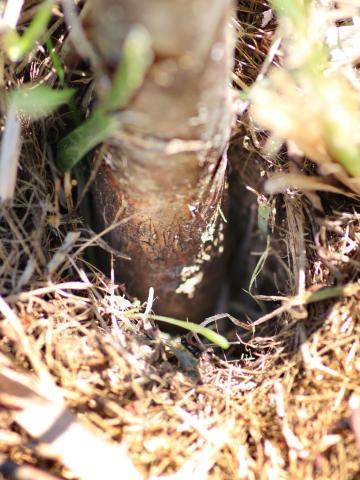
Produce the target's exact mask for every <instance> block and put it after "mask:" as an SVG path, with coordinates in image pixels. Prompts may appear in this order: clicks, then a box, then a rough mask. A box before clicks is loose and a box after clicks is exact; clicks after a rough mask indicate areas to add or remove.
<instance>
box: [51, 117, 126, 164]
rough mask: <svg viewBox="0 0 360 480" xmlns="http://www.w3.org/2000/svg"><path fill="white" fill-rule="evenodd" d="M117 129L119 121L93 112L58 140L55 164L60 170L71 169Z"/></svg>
mask: <svg viewBox="0 0 360 480" xmlns="http://www.w3.org/2000/svg"><path fill="white" fill-rule="evenodd" d="M118 129H119V120H118V119H116V118H115V117H112V116H110V115H105V114H103V113H102V112H100V111H99V110H97V111H95V112H94V113H93V114H92V115H91V116H90V117H89V118H88V119H87V120H86V121H85V122H84V123H82V124H81V125H80V126H79V127H77V128H76V129H75V130H73V131H72V132H70V133H69V134H68V135H67V136H66V137H65V138H63V139H62V140H60V142H59V144H58V148H57V156H56V164H57V166H58V167H59V168H60V169H61V170H62V171H66V170H70V169H71V168H73V167H74V166H75V165H76V164H77V163H78V162H79V161H80V160H81V159H82V158H83V157H84V156H85V155H86V154H87V153H88V152H89V151H90V150H91V149H92V148H94V147H96V146H97V145H99V143H101V142H103V141H104V140H106V139H107V138H109V137H111V135H113V134H114V133H115V132H116V130H118Z"/></svg>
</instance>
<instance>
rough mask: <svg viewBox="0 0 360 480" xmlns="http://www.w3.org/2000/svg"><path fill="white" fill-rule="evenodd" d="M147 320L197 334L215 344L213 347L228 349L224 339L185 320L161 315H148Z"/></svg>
mask: <svg viewBox="0 0 360 480" xmlns="http://www.w3.org/2000/svg"><path fill="white" fill-rule="evenodd" d="M149 318H151V319H153V320H156V321H158V322H164V323H168V324H169V325H174V326H176V327H180V328H184V329H185V330H190V332H194V333H198V334H199V335H202V336H203V337H205V338H207V339H208V340H209V341H210V342H211V343H215V345H218V346H219V347H220V348H222V349H224V350H227V349H228V348H229V347H230V343H229V342H228V341H227V339H226V338H225V337H223V336H222V335H219V334H218V333H216V332H214V331H212V330H210V329H209V328H206V327H202V326H201V325H198V324H197V323H193V322H186V321H185V320H177V319H176V318H169V317H163V316H162V315H149Z"/></svg>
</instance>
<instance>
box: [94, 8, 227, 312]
mask: <svg viewBox="0 0 360 480" xmlns="http://www.w3.org/2000/svg"><path fill="white" fill-rule="evenodd" d="M90 6H91V8H90V13H89V16H88V19H87V32H88V33H89V37H90V39H91V41H92V43H93V44H94V45H95V47H96V49H97V51H98V52H100V54H101V56H102V58H103V59H104V62H105V63H106V65H107V66H108V68H109V69H111V68H113V67H114V65H116V64H117V62H118V61H119V60H120V57H121V55H120V54H121V43H122V42H123V40H124V38H125V36H126V33H127V32H128V31H129V29H130V28H131V26H132V25H135V24H141V25H143V26H145V28H147V30H148V31H149V33H150V35H151V38H152V43H153V49H154V61H153V64H152V65H151V67H150V68H149V70H148V72H147V74H146V78H145V80H144V82H143V85H142V86H141V87H140V89H139V90H138V91H137V93H136V95H134V97H133V98H132V99H131V101H130V103H129V105H128V106H127V108H126V110H127V111H128V112H129V115H128V116H127V120H126V122H125V123H124V124H123V126H122V128H121V130H120V131H119V132H118V134H117V135H116V138H114V139H112V140H111V142H109V145H108V148H107V149H106V155H104V149H101V150H100V153H98V155H104V159H103V160H102V161H101V166H100V168H99V171H98V173H97V175H96V178H95V181H94V183H93V185H92V189H91V194H92V202H93V223H94V224H95V225H96V228H97V230H101V229H103V228H105V227H107V226H108V225H109V224H111V223H112V222H114V221H118V220H121V219H126V221H124V223H123V224H122V225H120V226H119V227H118V228H116V229H114V230H113V231H112V232H111V233H110V234H109V235H108V236H107V241H108V242H109V244H110V245H111V246H112V247H114V248H116V249H118V250H119V251H121V252H123V253H126V254H127V255H129V256H130V257H131V261H125V260H124V261H121V262H120V261H117V263H116V265H115V271H116V275H117V279H118V280H120V281H122V282H125V284H126V288H127V290H128V291H129V293H130V294H132V295H134V296H137V297H138V298H140V299H141V300H145V299H146V298H147V295H148V290H149V287H154V289H155V295H156V296H157V297H158V299H157V301H156V303H155V304H154V309H155V311H156V312H157V313H161V314H163V315H169V316H173V317H178V318H186V317H187V318H189V319H191V320H193V321H201V320H202V319H203V318H204V317H205V316H207V315H210V314H211V313H212V312H213V311H214V308H215V304H216V301H217V298H218V295H219V291H220V288H221V283H222V280H223V275H224V269H225V266H224V263H225V250H226V225H225V223H224V221H223V215H225V216H226V213H227V200H226V196H227V194H226V190H227V184H226V149H227V145H228V141H229V136H230V130H231V125H232V119H233V114H232V107H231V96H232V91H231V87H230V75H231V66H232V55H233V41H232V32H231V28H230V27H229V22H230V18H231V13H232V12H231V7H232V2H231V0H213V1H211V2H209V1H208V0H183V1H181V2H169V1H168V0H153V1H147V2H143V1H142V0H122V1H116V0H101V1H100V0H92V1H91V3H90ZM130 113H131V114H130ZM105 157H106V161H105ZM96 161H97V160H96V159H93V162H96Z"/></svg>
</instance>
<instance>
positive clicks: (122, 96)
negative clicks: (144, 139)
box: [100, 26, 152, 112]
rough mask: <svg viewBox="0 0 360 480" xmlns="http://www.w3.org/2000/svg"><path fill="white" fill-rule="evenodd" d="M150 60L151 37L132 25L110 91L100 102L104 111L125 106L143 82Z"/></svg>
mask: <svg viewBox="0 0 360 480" xmlns="http://www.w3.org/2000/svg"><path fill="white" fill-rule="evenodd" d="M151 61H152V50H151V39H150V36H149V34H148V32H147V31H146V30H145V29H144V28H143V27H141V26H135V27H133V28H132V29H131V30H130V32H129V34H128V36H127V38H126V39H125V41H124V45H123V47H122V60H121V62H120V63H119V65H118V68H117V69H116V72H115V74H114V78H113V84H112V87H111V90H110V92H109V93H108V94H107V96H106V97H105V98H104V100H103V102H101V104H100V108H101V109H102V110H104V111H106V112H110V111H113V110H118V109H121V108H124V107H126V105H127V104H128V102H129V100H130V98H131V97H132V95H133V94H134V92H135V91H136V90H137V89H138V88H139V87H140V85H141V84H142V82H143V79H144V74H145V72H146V70H147V68H148V66H149V65H150V63H151Z"/></svg>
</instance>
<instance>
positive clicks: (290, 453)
mask: <svg viewBox="0 0 360 480" xmlns="http://www.w3.org/2000/svg"><path fill="white" fill-rule="evenodd" d="M10 3H14V4H15V3H18V2H7V6H8V5H10ZM38 3H39V2H34V1H30V0H29V1H26V2H24V7H23V9H22V10H21V12H19V18H18V19H17V21H16V22H15V24H14V25H13V28H14V27H15V25H16V24H17V26H18V28H20V30H23V29H25V28H26V25H28V24H29V21H30V19H32V18H33V17H34V15H35V12H36V8H35V7H36V6H38ZM48 3H49V2H47V4H48ZM65 3H66V2H65ZM298 3H304V2H298ZM305 3H306V2H305ZM312 3H313V5H314V6H317V3H316V2H312ZM322 3H323V4H325V3H327V2H322ZM337 4H338V5H337V6H338V7H340V6H343V7H344V9H345V10H346V9H347V10H346V11H348V12H349V13H348V16H347V17H346V18H348V19H351V18H352V17H351V15H352V12H353V10H354V8H355V7H356V6H357V3H356V2H355V1H353V2H352V1H351V0H348V1H347V2H345V1H344V2H342V1H339V2H337ZM52 15H53V20H52V22H51V27H50V29H51V38H52V41H53V46H54V50H55V51H56V52H57V54H58V56H59V58H60V60H61V64H62V65H66V62H65V58H64V57H63V55H64V56H65V53H66V59H67V60H66V61H67V62H69V65H70V64H71V62H70V60H69V57H71V55H70V54H69V47H68V45H67V43H66V42H67V41H68V40H66V39H65V37H64V31H65V29H64V23H63V22H64V20H63V18H62V14H61V13H60V10H59V7H58V6H57V5H56V4H54V6H53V8H52ZM346 18H345V17H344V21H345V20H346ZM349 22H350V20H349ZM355 23H356V22H355ZM355 23H354V22H353V24H352V26H354V25H355ZM235 24H236V28H237V29H238V32H239V38H238V44H237V49H238V52H237V62H236V68H235V72H234V82H235V83H236V84H237V85H240V87H241V88H244V87H246V86H249V85H251V84H252V82H254V81H255V79H256V78H258V76H259V74H260V72H261V69H262V65H263V62H264V61H265V59H266V58H267V59H268V62H269V64H268V65H267V66H266V69H264V70H263V71H262V75H265V76H266V74H267V72H268V71H270V68H272V67H271V65H278V64H279V62H281V57H282V50H281V46H280V51H277V52H276V54H275V55H270V56H267V55H268V52H269V48H270V46H271V44H272V42H273V41H276V40H277V38H276V22H275V15H274V12H273V10H272V8H271V6H270V5H268V4H265V3H264V2H262V1H259V0H241V1H240V2H239V5H238V15H237V19H236V21H235ZM337 27H339V23H338V24H337ZM23 35H24V34H23ZM22 38H23V37H22ZM350 44H351V42H350V43H347V45H350ZM351 45H352V44H351ZM337 48H338V46H337ZM347 48H349V47H347ZM64 52H65V53H64ZM353 53H354V52H353V50H352V51H351V52H350V53H349V50H347V55H348V57H347V60H346V61H345V60H344V58H341V64H342V68H345V69H346V71H347V72H348V73H349V72H350V71H351V72H353V73H354V75H358V70H356V65H355V64H354V58H355V55H353ZM24 55H25V57H24V59H23V60H21V61H20V62H19V63H11V62H10V60H7V59H6V60H3V61H4V62H5V63H4V67H1V75H3V76H4V78H3V82H2V84H3V85H6V89H7V90H11V89H13V88H15V86H17V85H18V84H20V83H23V81H24V79H29V77H30V78H31V81H33V82H36V83H44V84H47V85H51V86H52V85H55V84H56V82H57V81H58V74H57V71H56V68H55V66H54V64H53V63H52V60H51V56H50V54H49V53H48V52H47V51H46V49H45V48H44V46H43V45H42V43H41V42H38V43H36V44H35V46H34V47H31V51H29V52H28V53H26V54H25V53H24ZM336 58H337V60H336V61H337V62H339V60H338V57H336ZM356 58H357V57H356ZM64 68H65V80H66V84H71V85H70V86H72V87H75V86H79V85H83V86H85V87H87V86H88V84H89V78H90V75H89V73H88V72H80V71H78V70H76V71H72V70H71V68H70V67H68V66H65V67H64ZM337 68H338V66H337ZM271 75H272V74H271ZM235 77H236V79H235ZM347 81H349V80H347ZM357 81H358V80H357ZM285 86H287V87H288V88H289V89H291V90H292V93H291V95H292V94H293V93H294V92H293V89H292V86H291V85H290V84H287V83H286V82H285V84H283V87H284V88H285ZM297 93H298V92H297ZM352 95H355V92H352ZM356 95H357V100H359V98H360V97H359V90H358V91H357V93H356ZM290 98H293V97H292V96H291V97H290ZM3 100H4V95H3V94H2V103H1V106H2V116H1V120H0V121H1V128H2V132H3V142H5V137H6V129H7V128H8V127H7V125H8V123H7V122H8V121H9V115H10V114H11V112H10V113H9V112H6V111H5V107H4V102H3ZM298 100H299V101H300V99H299V98H298V96H296V97H294V103H293V105H292V107H295V106H296V108H297V110H298V111H299V109H301V106H302V104H301V102H300V103H299V104H298ZM246 101H247V100H246ZM267 102H269V103H268V104H267V105H266V108H267V111H268V112H269V115H271V114H272V112H274V109H275V107H276V105H274V103H273V98H269V99H268V100H267ZM287 102H289V99H287ZM277 106H278V107H279V105H277ZM289 108H290V106H289ZM302 113H303V114H304V115H305V113H306V112H305V110H303V112H302ZM294 118H295V117H294ZM304 118H305V117H304ZM296 119H297V122H298V123H296V125H295V126H294V128H295V127H296V128H297V129H298V130H297V131H298V132H299V135H300V134H301V137H302V138H303V139H306V141H307V142H308V141H309V139H310V138H312V137H310V134H311V132H312V133H314V132H315V133H316V132H317V130H311V129H312V126H313V124H315V126H318V119H317V118H315V117H314V118H313V123H311V124H308V123H307V122H306V118H305V120H303V116H302V115H300V116H297V117H296ZM296 119H294V122H295V121H296ZM10 120H11V118H10ZM270 120H271V119H270ZM270 120H269V121H270ZM20 121H21V132H22V133H21V136H22V141H21V150H19V155H18V164H19V169H18V179H17V182H16V188H15V194H14V195H12V193H11V192H10V194H6V195H5V196H4V197H3V200H6V199H8V200H6V201H1V203H0V312H1V313H0V329H1V336H0V403H1V409H0V476H1V478H27V479H30V478H37V479H40V478H44V479H48V480H50V479H54V478H58V479H59V478H63V479H75V478H82V479H84V480H87V479H95V478H100V476H101V475H102V476H103V478H115V477H116V475H115V472H117V471H119V475H118V477H116V478H120V477H121V476H123V477H124V478H129V479H130V478H147V479H148V478H152V479H155V478H159V477H160V478H162V479H168V480H179V479H183V478H196V479H204V480H205V479H209V480H215V479H222V480H226V479H228V480H234V479H249V480H254V479H260V478H261V479H287V478H291V479H304V478H306V479H319V480H320V479H325V478H326V479H331V480H335V479H339V478H341V479H350V478H357V476H358V475H359V471H360V459H359V395H360V356H359V349H360V343H359V338H360V307H359V284H358V281H359V268H360V216H359V200H358V196H357V195H355V194H354V192H356V193H358V192H357V190H356V189H355V188H353V185H354V182H352V180H351V178H350V176H349V175H348V174H346V177H344V176H339V175H338V170H336V171H335V172H332V174H331V175H330V176H327V175H325V177H321V176H319V174H322V173H324V172H323V171H322V170H321V168H317V167H316V165H315V164H314V163H312V161H311V160H313V161H315V162H317V157H316V158H315V157H312V156H311V152H310V150H305V148H304V144H301V145H298V147H299V148H300V147H303V149H302V152H303V153H308V154H309V157H310V159H307V158H304V157H303V156H301V155H300V153H299V151H298V150H296V154H295V155H292V152H293V150H292V151H289V150H291V149H289V148H282V149H281V148H280V149H279V148H275V149H273V150H271V148H270V147H269V143H267V145H266V147H267V149H266V148H265V150H264V148H262V147H264V145H265V144H266V142H267V139H268V136H266V132H263V130H261V129H259V127H258V126H256V125H254V123H253V119H252V118H251V113H249V112H247V113H245V114H243V115H242V116H241V117H240V118H239V121H238V126H237V132H236V135H235V136H234V139H233V144H234V152H235V154H234V158H233V159H232V163H233V164H234V168H235V169H236V170H237V172H239V176H240V177H241V178H242V181H243V182H244V184H245V185H246V186H247V187H248V188H249V189H250V190H249V191H250V195H252V198H254V200H255V204H256V205H257V203H256V193H257V194H258V195H259V197H260V195H264V194H265V191H264V189H263V183H264V181H265V180H267V178H268V177H270V176H271V175H273V174H274V175H275V176H274V177H272V180H270V182H273V183H272V184H271V183H270V184H269V183H268V184H267V185H268V186H267V189H268V190H267V191H268V192H270V191H271V194H275V192H280V191H281V192H282V193H281V194H280V195H278V196H277V197H276V199H275V200H274V202H273V203H271V209H270V208H269V210H268V231H267V232H266V230H265V237H266V236H269V239H270V240H269V244H268V248H269V250H268V252H267V256H266V258H265V257H264V262H263V264H262V270H261V271H260V272H257V276H256V280H254V282H253V284H252V289H251V292H252V295H253V297H254V298H255V300H256V302H257V304H258V305H260V309H262V313H261V315H260V314H259V315H258V316H254V315H253V313H252V311H251V310H250V309H249V310H248V311H245V313H244V314H243V316H242V317H239V318H238V320H239V321H240V324H236V322H235V323H234V324H232V323H231V319H230V320H229V319H226V315H224V316H218V315H216V316H215V317H214V318H213V322H215V324H216V325H217V326H218V328H219V331H221V332H223V331H224V329H223V326H222V324H223V323H225V322H228V323H229V324H231V325H232V328H233V329H234V332H235V333H234V334H233V336H232V338H231V339H230V341H231V343H232V344H233V347H234V348H237V349H238V350H233V353H231V352H230V353H227V352H223V351H220V352H219V351H218V350H214V349H213V348H212V347H211V346H209V345H207V344H205V345H204V346H201V345H199V344H198V343H197V342H196V339H195V340H194V341H192V342H191V344H190V345H189V344H187V342H183V343H184V345H182V344H181V343H180V342H177V340H174V339H171V338H169V337H168V336H167V335H165V334H161V333H160V332H159V330H158V328H157V326H156V324H155V323H154V321H156V317H152V315H151V309H154V310H155V312H156V292H155V300H154V302H153V301H152V300H151V295H150V296H149V301H148V308H146V306H142V305H140V304H139V302H137V301H130V300H129V299H127V298H126V297H125V296H124V293H123V288H122V286H121V285H116V284H115V282H114V280H113V279H111V278H110V279H109V278H106V277H105V276H104V275H103V274H102V273H101V272H99V271H98V270H97V269H96V268H95V267H94V266H93V265H92V263H91V257H90V256H89V255H88V252H87V246H89V245H91V244H95V245H100V246H101V245H103V243H101V239H99V236H95V235H94V234H93V233H92V232H91V231H90V230H89V229H87V228H86V227H85V225H84V224H83V221H82V217H81V213H80V212H79V210H77V209H76V199H75V201H73V199H72V194H73V195H74V197H75V196H76V187H77V179H76V178H74V176H73V174H72V173H71V172H70V173H67V174H66V176H65V177H61V176H60V174H59V172H58V171H57V169H56V167H55V163H54V158H53V154H52V151H53V150H52V145H51V144H52V143H53V137H57V131H58V130H61V129H62V128H64V124H65V123H66V122H67V121H68V118H67V117H66V115H65V114H63V113H62V112H60V113H56V114H53V115H51V116H48V117H47V118H45V119H44V118H42V119H40V120H37V121H36V122H35V121H30V120H29V119H28V118H27V117H26V116H23V117H21V118H20ZM265 127H266V125H265ZM352 128H353V129H355V125H353V126H352ZM310 130H311V132H310ZM59 138H60V137H59ZM275 140H276V139H274V144H273V145H275V146H276V147H278V146H279V145H280V146H281V142H280V143H279V142H276V141H275ZM351 141H352V139H351V138H348V142H349V144H350V143H351ZM288 147H289V145H288ZM236 152H238V153H237V154H236ZM10 153H11V152H10ZM10 153H9V154H10ZM13 154H14V152H12V153H11V155H13ZM331 161H332V162H333V157H332V159H331ZM333 163H334V162H333ZM0 171H1V172H2V170H1V169H0ZM2 175H3V173H2ZM11 175H12V174H11ZM286 175H293V177H292V179H289V178H288V177H287V176H286ZM275 178H279V179H281V180H279V181H280V182H282V183H281V185H280V186H281V188H280V187H279V186H278V185H275V183H274V182H275V180H274V179H275ZM299 178H300V179H301V181H300V180H299ZM9 179H10V177H9ZM10 180H11V179H10ZM298 180H299V181H298ZM306 180H307V181H308V184H306ZM2 181H3V177H1V178H0V185H2ZM356 181H357V182H358V178H357V179H356ZM326 182H327V183H328V185H329V188H322V186H324V183H326ZM269 185H270V186H269ZM254 192H255V193H254ZM344 193H346V195H344ZM267 195H269V194H267ZM0 196H1V192H0ZM11 198H12V201H11V200H9V199H11ZM261 198H262V197H261ZM261 198H260V199H259V201H261ZM269 202H270V199H269ZM74 205H75V207H74ZM269 205H270V203H269ZM240 209H241V205H240V204H239V210H240ZM249 211H250V210H249V209H248V212H247V215H249ZM246 219H247V220H246V222H245V223H246V224H248V223H249V216H247V217H246ZM254 232H255V233H254ZM263 233H264V232H263ZM249 235H250V237H249V238H252V237H251V235H255V236H257V235H260V234H258V233H257V227H256V221H255V226H254V228H252V230H251V231H250V233H249ZM265 242H266V239H265ZM250 243H251V242H250ZM251 248H252V247H251V246H250V251H249V252H250V253H249V254H247V253H246V251H244V252H243V255H244V256H243V257H242V258H243V260H242V262H243V263H244V270H245V268H246V266H245V263H246V262H247V261H248V259H249V262H250V260H251V259H254V258H255V260H256V262H255V263H257V261H258V257H259V255H258V256H257V257H256V256H255V257H254V255H251V253H254V252H253V251H252V250H251ZM255 253H256V252H255ZM257 253H259V252H257ZM273 257H277V259H278V264H277V265H278V266H279V267H278V269H276V270H274V269H273V270H271V265H272V264H271V261H270V260H271V258H273ZM244 259H246V260H244ZM280 270H281V275H280ZM261 278H266V279H267V280H266V281H267V282H269V280H268V279H269V278H270V279H271V282H272V283H273V284H275V287H276V292H277V293H276V295H275V294H268V293H267V292H265V293H264V291H263V290H262V289H261ZM250 279H251V275H250V276H249V282H248V283H250ZM280 279H281V281H280ZM244 310H246V309H245V306H244ZM144 312H145V313H144ZM224 313H226V312H224ZM241 323H242V324H243V325H244V324H246V325H249V326H250V327H252V328H250V329H246V328H243V326H241ZM203 347H204V348H203ZM239 351H240V352H241V353H239ZM234 352H235V353H234ZM63 414H64V415H65V416H66V419H67V422H66V425H65V424H59V423H57V422H58V421H59V417H61V416H62V415H63ZM54 425H58V426H59V427H61V428H59V430H61V431H59V432H55V431H54V430H53V427H54ZM72 428H77V429H78V432H81V435H80V437H78V438H79V440H75V442H73V437H72ZM44 432H46V434H44ZM52 433H54V436H53V437H52V438H50V439H49V437H51V434H52ZM87 439H91V441H90V443H91V444H92V446H90V447H89V448H88V447H84V442H87ZM62 442H63V444H62ZM109 452H110V453H109ZM125 452H126V453H125ZM114 455H115V457H114ZM112 466H113V467H112ZM10 467H11V468H10ZM109 468H113V477H111V474H108V469H109ZM125 468H128V472H129V473H128V474H126V473H124V472H125ZM16 472H17V473H16ZM24 472H25V473H24ZM96 472H100V473H98V476H96Z"/></svg>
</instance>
